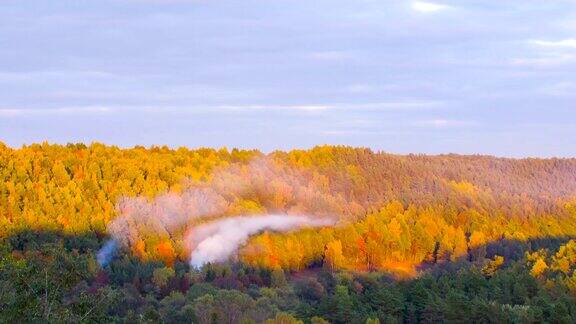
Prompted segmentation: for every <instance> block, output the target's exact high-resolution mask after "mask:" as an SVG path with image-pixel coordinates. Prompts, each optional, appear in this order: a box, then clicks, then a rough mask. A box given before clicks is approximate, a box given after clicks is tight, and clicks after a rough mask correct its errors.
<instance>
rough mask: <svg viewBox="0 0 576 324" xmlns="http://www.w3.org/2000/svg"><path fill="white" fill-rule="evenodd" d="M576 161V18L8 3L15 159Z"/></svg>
mask: <svg viewBox="0 0 576 324" xmlns="http://www.w3.org/2000/svg"><path fill="white" fill-rule="evenodd" d="M43 140H48V141H49V142H57V143H63V144H65V143H67V142H79V141H82V142H92V141H99V142H104V143H107V144H116V145H120V146H123V147H126V146H133V145H138V144H142V145H151V144H167V145H169V146H172V147H178V146H188V147H198V146H212V147H221V146H227V147H241V148H259V149H262V150H264V151H270V150H274V149H291V148H307V147H311V146H313V145H317V144H325V143H326V144H346V145H353V146H364V147H370V148H373V149H375V150H384V151H388V152H393V153H449V152H455V153H482V154H494V155H499V156H514V157H523V156H576V1H574V0H545V1H544V0H475V1H471V0H459V1H448V0H446V1H442V2H421V1H403V0H388V1H387V0H314V1H311V0H305V1H300V0H242V1H239V0H233V1H229V0H205V1H201V0H188V1H187V0H94V1H87V0H69V1H64V0H46V1H36V0H26V1H23V0H2V4H1V5H0V141H3V142H5V143H7V144H8V145H11V146H15V147H17V146H20V145H22V144H29V143H33V142H41V141H43Z"/></svg>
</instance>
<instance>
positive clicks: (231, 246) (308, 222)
mask: <svg viewBox="0 0 576 324" xmlns="http://www.w3.org/2000/svg"><path fill="white" fill-rule="evenodd" d="M331 225H334V220H332V219H328V218H321V219H312V218H310V217H306V216H289V215H262V216H252V217H232V218H226V219H222V220H218V221H214V222H212V223H208V224H204V225H201V226H198V227H196V228H193V230H192V232H191V240H192V242H191V245H192V246H193V250H192V253H191V256H190V265H191V266H192V267H194V268H201V267H202V266H203V265H205V264H207V263H215V262H223V261H226V260H228V259H229V258H230V257H231V256H232V255H233V253H234V252H236V250H238V248H239V247H240V246H241V245H242V244H244V243H246V241H247V240H248V238H249V237H250V236H251V235H254V234H257V233H258V232H260V231H262V230H266V229H267V230H272V231H278V232H286V231H289V230H293V229H297V228H301V227H321V226H331Z"/></svg>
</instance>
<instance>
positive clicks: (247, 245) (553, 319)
mask: <svg viewBox="0 0 576 324" xmlns="http://www.w3.org/2000/svg"><path fill="white" fill-rule="evenodd" d="M0 322H6V323H14V322H25V323H27V322H53V323H68V322H73V323H95V322H96V323H109V322H114V323H182V322H187V323H269V324H273V323H282V324H284V323H367V324H368V323H438V322H447V323H462V322H478V323H541V322H550V323H574V322H576V159H557V158H550V159H536V158H526V159H509V158H497V157H492V156H483V155H469V156H465V155H454V154H446V155H435V156H430V155H414V154H411V155H395V154H389V153H385V152H374V151H372V150H370V149H367V148H353V147H346V146H317V147H314V148H312V149H309V150H292V151H287V152H284V151H275V152H271V153H267V154H265V153H262V152H259V151H257V150H238V149H227V148H222V149H211V148H198V149H188V148H185V147H180V148H177V149H173V148H169V147H166V146H152V147H140V146H137V147H133V148H119V147H116V146H107V145H105V144H101V143H92V144H89V145H86V144H82V143H76V144H72V143H71V144H68V145H57V144H49V143H41V144H32V145H26V146H22V147H21V148H11V147H9V146H7V145H5V144H2V143H1V142H0Z"/></svg>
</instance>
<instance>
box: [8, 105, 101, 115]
mask: <svg viewBox="0 0 576 324" xmlns="http://www.w3.org/2000/svg"><path fill="white" fill-rule="evenodd" d="M110 111H112V109H110V108H109V107H99V106H88V107H63V108H46V109H29V108H22V109H20V108H18V109H16V108H0V117H18V116H30V115H74V114H87V113H88V114H92V113H108V112H110Z"/></svg>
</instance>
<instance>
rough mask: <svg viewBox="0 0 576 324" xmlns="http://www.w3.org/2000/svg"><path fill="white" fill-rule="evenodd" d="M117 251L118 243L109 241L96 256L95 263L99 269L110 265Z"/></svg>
mask: <svg viewBox="0 0 576 324" xmlns="http://www.w3.org/2000/svg"><path fill="white" fill-rule="evenodd" d="M117 249H118V242H117V241H116V240H109V241H108V242H106V243H105V244H104V246H103V247H102V248H101V249H100V250H99V251H98V253H97V254H96V261H97V262H98V264H99V265H100V266H101V267H105V266H107V265H108V263H110V261H111V260H112V258H113V257H114V255H115V254H116V251H117Z"/></svg>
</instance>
